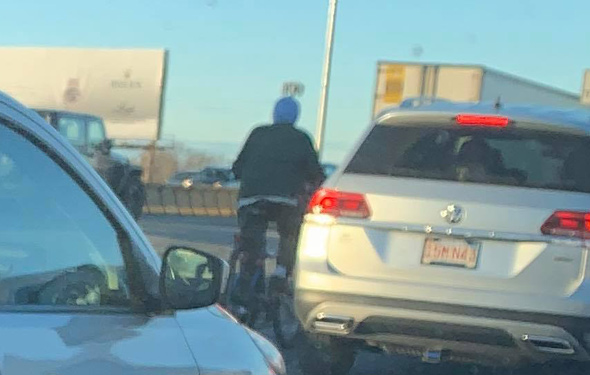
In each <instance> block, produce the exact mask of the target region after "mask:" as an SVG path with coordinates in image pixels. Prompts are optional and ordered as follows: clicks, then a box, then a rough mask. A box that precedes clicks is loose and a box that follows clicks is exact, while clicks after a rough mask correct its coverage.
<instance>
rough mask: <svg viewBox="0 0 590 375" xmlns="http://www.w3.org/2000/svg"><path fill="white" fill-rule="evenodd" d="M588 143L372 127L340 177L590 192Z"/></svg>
mask: <svg viewBox="0 0 590 375" xmlns="http://www.w3.org/2000/svg"><path fill="white" fill-rule="evenodd" d="M588 166H590V139H589V138H588V137H584V136H576V135H571V134H564V133H557V132H547V131H535V130H529V129H517V128H512V129H491V128H480V127H467V128H465V127H461V128H450V127H449V128H442V127H440V126H406V127H404V126H386V125H377V126H375V127H374V128H373V130H372V131H371V133H370V134H369V136H368V137H367V138H366V139H365V141H364V142H363V144H362V145H361V147H360V148H359V150H358V151H357V153H356V154H355V155H354V157H353V159H352V161H351V162H350V164H349V165H348V166H347V168H346V171H345V172H346V173H361V174H370V175H379V176H395V177H409V178H421V179H436V180H446V181H459V182H473V183H483V184H493V185H511V186H522V187H529V188H541V189H555V190H567V191H575V192H584V193H590V170H589V167H588Z"/></svg>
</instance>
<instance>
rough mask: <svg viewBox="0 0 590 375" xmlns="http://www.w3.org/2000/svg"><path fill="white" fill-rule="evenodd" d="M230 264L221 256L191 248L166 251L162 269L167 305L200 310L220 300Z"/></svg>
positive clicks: (161, 284) (177, 308) (162, 286)
mask: <svg viewBox="0 0 590 375" xmlns="http://www.w3.org/2000/svg"><path fill="white" fill-rule="evenodd" d="M228 275H229V266H228V265H227V263H226V262H224V261H223V260H221V259H220V258H218V257H216V256H213V255H210V254H207V253H205V252H203V251H200V250H196V249H192V248H189V247H178V246H174V247H171V248H169V249H168V250H166V253H165V254H164V258H163V262H162V271H161V272H160V294H161V296H162V299H163V302H164V304H165V306H166V307H167V308H172V309H175V310H188V309H197V308H200V307H206V306H210V305H212V304H214V303H216V302H217V301H218V300H219V297H220V295H221V293H222V292H223V289H225V286H226V285H227V276H228Z"/></svg>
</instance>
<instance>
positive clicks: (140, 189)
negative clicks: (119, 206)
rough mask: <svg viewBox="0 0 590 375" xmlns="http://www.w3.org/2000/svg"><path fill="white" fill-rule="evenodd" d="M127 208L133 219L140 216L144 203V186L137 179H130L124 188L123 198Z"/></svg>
mask: <svg viewBox="0 0 590 375" xmlns="http://www.w3.org/2000/svg"><path fill="white" fill-rule="evenodd" d="M123 201H124V203H125V206H126V207H127V210H129V212H130V213H131V215H132V216H133V218H135V220H137V219H139V218H140V217H141V214H142V213H143V205H144V203H145V186H143V183H142V182H141V180H139V179H136V178H134V179H132V180H130V181H129V184H128V185H127V187H126V188H125V199H124V200H123Z"/></svg>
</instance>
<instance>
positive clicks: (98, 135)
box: [87, 120, 106, 146]
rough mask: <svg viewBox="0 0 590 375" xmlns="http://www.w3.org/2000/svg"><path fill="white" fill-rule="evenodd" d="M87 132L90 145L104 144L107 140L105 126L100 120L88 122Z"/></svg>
mask: <svg viewBox="0 0 590 375" xmlns="http://www.w3.org/2000/svg"><path fill="white" fill-rule="evenodd" d="M87 132H88V136H87V138H88V144H89V145H91V146H95V145H98V144H100V143H102V142H103V141H104V140H105V138H106V136H105V134H104V126H103V125H102V122H100V121H98V120H89V121H88V128H87Z"/></svg>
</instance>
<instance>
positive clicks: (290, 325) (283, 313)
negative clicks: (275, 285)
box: [269, 291, 301, 349]
mask: <svg viewBox="0 0 590 375" xmlns="http://www.w3.org/2000/svg"><path fill="white" fill-rule="evenodd" d="M271 293H272V294H271V301H270V308H269V312H270V315H271V316H270V318H271V321H272V328H273V331H274V333H275V337H276V339H277V342H278V343H279V345H280V346H281V347H282V348H283V349H289V348H292V347H293V345H294V344H295V340H296V339H297V337H298V334H299V332H300V329H301V326H300V324H299V320H298V319H297V316H296V314H295V306H294V303H293V295H292V293H290V292H282V291H277V292H273V291H271Z"/></svg>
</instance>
